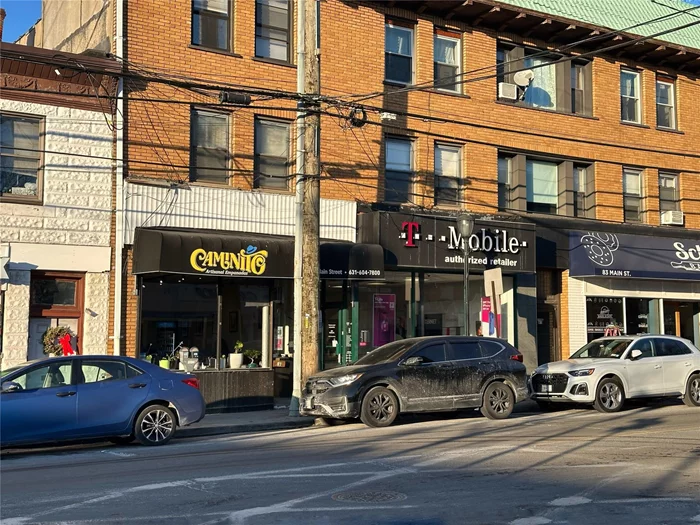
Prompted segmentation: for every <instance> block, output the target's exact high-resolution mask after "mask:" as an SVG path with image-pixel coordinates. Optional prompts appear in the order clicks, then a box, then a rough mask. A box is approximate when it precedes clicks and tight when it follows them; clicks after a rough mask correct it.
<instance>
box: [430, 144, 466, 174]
mask: <svg viewBox="0 0 700 525" xmlns="http://www.w3.org/2000/svg"><path fill="white" fill-rule="evenodd" d="M435 174H436V175H439V176H441V177H454V178H459V176H460V169H459V148H456V147H450V146H435Z"/></svg>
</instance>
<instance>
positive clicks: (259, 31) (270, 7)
mask: <svg viewBox="0 0 700 525" xmlns="http://www.w3.org/2000/svg"><path fill="white" fill-rule="evenodd" d="M290 25H291V21H290V13H289V2H288V0H256V2H255V56H257V57H262V58H272V59H274V60H281V61H283V62H289V33H290Z"/></svg>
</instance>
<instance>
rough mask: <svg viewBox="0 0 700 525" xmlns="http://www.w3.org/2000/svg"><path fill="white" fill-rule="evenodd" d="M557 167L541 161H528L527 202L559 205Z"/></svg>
mask: <svg viewBox="0 0 700 525" xmlns="http://www.w3.org/2000/svg"><path fill="white" fill-rule="evenodd" d="M557 177H558V176H557V165H556V164H554V163H551V162H542V161H539V160H528V161H527V200H528V202H537V203H541V204H557V197H558V195H557Z"/></svg>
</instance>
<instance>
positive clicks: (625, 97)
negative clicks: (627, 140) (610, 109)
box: [620, 69, 642, 124]
mask: <svg viewBox="0 0 700 525" xmlns="http://www.w3.org/2000/svg"><path fill="white" fill-rule="evenodd" d="M639 77H640V75H639V72H638V71H631V70H629V69H623V70H621V71H620V108H621V120H622V121H623V122H633V123H636V124H640V123H641V122H642V114H641V109H640V107H641V106H640V88H639Z"/></svg>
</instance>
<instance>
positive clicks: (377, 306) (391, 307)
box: [373, 294, 396, 347]
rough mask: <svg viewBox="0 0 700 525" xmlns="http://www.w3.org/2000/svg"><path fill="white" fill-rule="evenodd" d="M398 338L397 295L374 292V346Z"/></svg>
mask: <svg viewBox="0 0 700 525" xmlns="http://www.w3.org/2000/svg"><path fill="white" fill-rule="evenodd" d="M394 339H396V295H394V294H374V337H373V341H374V346H375V347H379V346H382V345H385V344H387V343H391V342H392V341H394Z"/></svg>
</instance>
